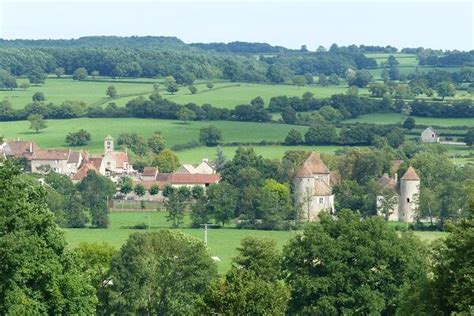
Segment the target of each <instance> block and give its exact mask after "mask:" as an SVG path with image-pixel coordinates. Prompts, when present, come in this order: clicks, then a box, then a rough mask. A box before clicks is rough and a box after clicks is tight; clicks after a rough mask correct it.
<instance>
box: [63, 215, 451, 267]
mask: <svg viewBox="0 0 474 316" xmlns="http://www.w3.org/2000/svg"><path fill="white" fill-rule="evenodd" d="M110 220H111V225H110V227H109V228H107V229H92V228H82V229H72V228H69V229H65V230H64V231H65V236H66V240H67V242H68V244H69V246H70V247H76V246H77V245H79V243H81V242H107V243H110V244H111V245H113V246H114V247H116V248H117V249H118V248H119V247H120V246H121V245H122V244H123V243H124V242H125V241H126V239H127V238H128V236H129V235H130V234H132V233H134V232H144V231H145V230H139V229H132V228H131V227H133V226H134V225H137V224H143V223H145V224H146V225H148V224H149V225H150V227H151V230H159V229H171V226H170V223H169V222H167V221H166V212H141V211H133V212H111V214H110ZM176 230H178V231H182V232H184V233H186V234H189V235H191V236H194V237H196V238H198V239H201V240H203V239H204V230H203V229H197V228H189V220H188V219H187V220H186V222H185V224H184V225H183V226H182V227H180V228H176ZM297 233H298V232H297V231H262V230H246V229H236V228H234V227H233V226H232V225H230V226H229V227H226V228H220V229H209V231H208V245H209V249H210V251H211V254H212V255H213V256H218V257H219V258H220V259H221V262H218V269H219V272H220V273H224V272H226V271H227V270H228V269H229V268H230V265H231V260H232V258H234V257H235V256H236V255H237V247H238V246H239V245H240V241H241V239H242V238H244V237H246V236H254V237H259V238H270V239H273V240H275V241H276V243H277V245H278V247H279V248H280V249H282V248H283V245H284V244H285V243H286V242H287V241H288V240H289V239H291V238H292V237H293V236H295V235H296V234H297ZM415 234H416V235H417V236H419V237H420V238H421V239H422V240H424V241H426V242H431V241H433V240H435V239H438V238H441V237H444V236H446V233H443V232H415Z"/></svg>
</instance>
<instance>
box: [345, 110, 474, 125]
mask: <svg viewBox="0 0 474 316" xmlns="http://www.w3.org/2000/svg"><path fill="white" fill-rule="evenodd" d="M413 118H414V119H415V122H416V124H417V125H432V126H444V127H450V126H469V127H474V119H472V118H435V117H419V116H414V117H413ZM402 121H403V116H402V115H401V114H399V113H373V114H367V115H361V116H359V117H357V118H353V119H349V120H346V121H344V122H345V123H372V124H399V123H401V122H402Z"/></svg>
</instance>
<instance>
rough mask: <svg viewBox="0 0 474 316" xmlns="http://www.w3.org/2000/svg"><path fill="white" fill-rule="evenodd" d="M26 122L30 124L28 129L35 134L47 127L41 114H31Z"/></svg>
mask: <svg viewBox="0 0 474 316" xmlns="http://www.w3.org/2000/svg"><path fill="white" fill-rule="evenodd" d="M28 121H29V122H30V129H33V130H35V132H36V133H39V131H40V130H42V129H45V128H46V127H48V123H47V122H46V120H45V119H43V116H42V115H41V114H31V115H29V116H28Z"/></svg>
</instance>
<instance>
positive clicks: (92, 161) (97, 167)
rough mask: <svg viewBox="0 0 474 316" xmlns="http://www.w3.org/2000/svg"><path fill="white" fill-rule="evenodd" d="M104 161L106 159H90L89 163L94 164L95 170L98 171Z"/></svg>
mask: <svg viewBox="0 0 474 316" xmlns="http://www.w3.org/2000/svg"><path fill="white" fill-rule="evenodd" d="M102 159H104V158H103V157H89V159H88V160H89V162H90V163H92V164H93V165H94V168H96V169H97V170H99V169H100V165H101V164H102Z"/></svg>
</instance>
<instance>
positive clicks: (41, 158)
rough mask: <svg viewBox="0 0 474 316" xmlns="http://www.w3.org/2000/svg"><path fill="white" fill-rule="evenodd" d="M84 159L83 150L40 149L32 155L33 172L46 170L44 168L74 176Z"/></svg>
mask: <svg viewBox="0 0 474 316" xmlns="http://www.w3.org/2000/svg"><path fill="white" fill-rule="evenodd" d="M83 159H84V153H83V152H75V151H71V150H70V149H49V150H43V149H39V150H37V151H35V152H34V153H33V156H32V157H31V172H40V173H41V172H44V171H45V170H44V168H50V169H51V170H52V171H54V172H57V173H60V174H65V175H68V176H72V175H74V174H76V173H77V170H78V169H79V167H80V165H81V163H82V161H83Z"/></svg>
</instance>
